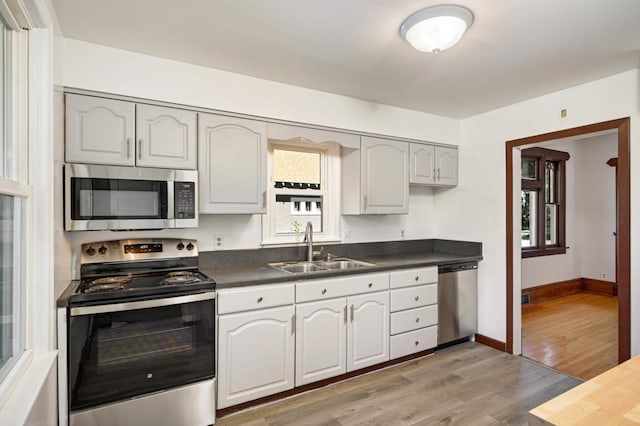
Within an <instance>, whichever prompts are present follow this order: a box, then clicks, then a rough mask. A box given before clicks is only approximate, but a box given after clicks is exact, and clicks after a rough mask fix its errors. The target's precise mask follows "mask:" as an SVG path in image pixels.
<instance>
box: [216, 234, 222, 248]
mask: <svg viewBox="0 0 640 426" xmlns="http://www.w3.org/2000/svg"><path fill="white" fill-rule="evenodd" d="M215 244H216V249H218V250H222V249H223V248H224V235H216V241H215Z"/></svg>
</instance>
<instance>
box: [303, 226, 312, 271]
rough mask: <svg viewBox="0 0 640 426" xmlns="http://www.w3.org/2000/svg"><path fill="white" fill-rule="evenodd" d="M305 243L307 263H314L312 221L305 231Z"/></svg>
mask: <svg viewBox="0 0 640 426" xmlns="http://www.w3.org/2000/svg"><path fill="white" fill-rule="evenodd" d="M304 241H306V243H307V261H308V262H313V224H312V223H311V221H309V222H307V227H306V228H305V229H304Z"/></svg>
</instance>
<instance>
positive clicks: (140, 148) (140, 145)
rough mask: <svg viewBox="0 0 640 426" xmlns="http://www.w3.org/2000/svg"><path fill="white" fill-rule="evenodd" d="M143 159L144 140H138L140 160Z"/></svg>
mask: <svg viewBox="0 0 640 426" xmlns="http://www.w3.org/2000/svg"><path fill="white" fill-rule="evenodd" d="M141 159H142V139H138V160H141Z"/></svg>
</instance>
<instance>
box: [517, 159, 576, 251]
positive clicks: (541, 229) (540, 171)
mask: <svg viewBox="0 0 640 426" xmlns="http://www.w3.org/2000/svg"><path fill="white" fill-rule="evenodd" d="M521 156H522V158H527V159H532V160H535V161H536V167H537V170H536V178H535V179H524V178H523V179H522V180H521V189H522V190H529V191H536V192H537V194H538V203H537V206H536V218H537V220H536V222H537V223H538V227H537V230H536V231H537V232H536V242H537V245H536V246H535V247H523V248H522V258H529V257H540V256H552V255H556V254H565V253H566V252H567V247H566V194H567V192H566V180H567V179H566V161H567V160H569V158H571V156H570V155H569V153H568V152H564V151H557V150H554V149H548V148H541V147H534V148H527V149H523V150H522V151H521ZM547 161H553V162H555V163H557V166H558V169H557V171H556V174H557V178H556V194H555V196H556V198H557V199H558V202H557V208H558V212H557V224H556V226H557V234H556V243H555V244H553V245H546V235H545V233H546V221H545V213H546V212H545V208H546V203H545V202H544V190H545V176H546V174H545V167H546V163H547ZM541 243H542V245H541Z"/></svg>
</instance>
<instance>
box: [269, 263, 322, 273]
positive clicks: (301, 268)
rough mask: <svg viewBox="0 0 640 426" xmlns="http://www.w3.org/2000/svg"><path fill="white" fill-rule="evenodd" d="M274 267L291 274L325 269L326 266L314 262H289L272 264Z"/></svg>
mask: <svg viewBox="0 0 640 426" xmlns="http://www.w3.org/2000/svg"><path fill="white" fill-rule="evenodd" d="M272 266H275V267H276V268H278V269H280V270H282V271H285V272H291V273H292V274H301V273H304V272H316V271H327V270H328V268H325V267H324V266H321V265H318V264H315V263H290V264H285V265H272Z"/></svg>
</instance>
